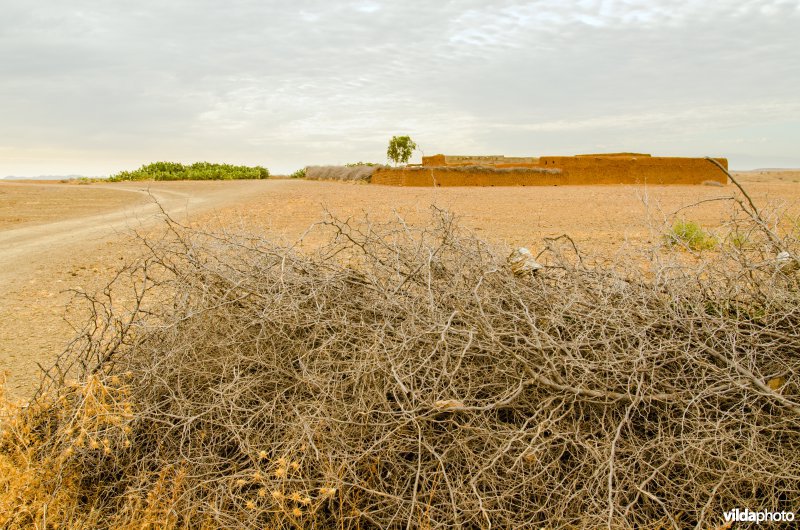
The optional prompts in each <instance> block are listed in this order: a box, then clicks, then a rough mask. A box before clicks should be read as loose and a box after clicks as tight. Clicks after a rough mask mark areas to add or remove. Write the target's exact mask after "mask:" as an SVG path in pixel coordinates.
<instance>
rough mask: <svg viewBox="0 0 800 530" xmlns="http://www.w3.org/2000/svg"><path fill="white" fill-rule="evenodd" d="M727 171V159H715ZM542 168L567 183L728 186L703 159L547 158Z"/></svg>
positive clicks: (718, 172) (722, 175) (721, 176)
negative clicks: (551, 170) (559, 173)
mask: <svg viewBox="0 0 800 530" xmlns="http://www.w3.org/2000/svg"><path fill="white" fill-rule="evenodd" d="M716 160H717V161H718V162H719V163H721V164H722V166H723V167H725V168H726V169H727V167H728V160H727V159H725V158H718V159H716ZM540 162H541V165H542V167H544V168H557V169H560V170H561V171H562V172H563V173H564V178H565V180H566V182H567V183H569V184H702V183H703V182H705V181H709V180H710V181H715V182H719V183H721V184H727V183H728V177H727V175H725V173H723V172H722V171H720V169H719V168H718V167H716V166H715V165H714V164H712V163H711V162H709V161H708V160H705V159H703V158H672V157H651V156H641V157H640V156H633V157H625V156H603V155H600V156H592V155H587V156H578V157H573V156H547V157H542V158H541V159H540Z"/></svg>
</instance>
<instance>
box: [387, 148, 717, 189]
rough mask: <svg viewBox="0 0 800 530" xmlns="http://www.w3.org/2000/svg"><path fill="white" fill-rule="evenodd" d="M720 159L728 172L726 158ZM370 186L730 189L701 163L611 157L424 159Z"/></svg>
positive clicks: (710, 166) (635, 156) (626, 155)
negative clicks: (719, 186) (713, 185)
mask: <svg viewBox="0 0 800 530" xmlns="http://www.w3.org/2000/svg"><path fill="white" fill-rule="evenodd" d="M716 160H717V161H718V162H720V163H721V164H722V166H723V167H725V168H726V169H727V167H728V161H727V159H724V158H717V159H716ZM512 168H513V169H512ZM541 170H557V171H556V172H555V173H554V172H549V173H542V172H541ZM526 171H527V172H526ZM371 181H372V182H373V183H375V184H389V185H394V186H551V185H568V184H571V185H587V184H702V183H703V182H706V181H714V182H719V183H721V184H727V183H728V177H727V175H725V173H724V172H722V171H720V170H719V168H717V167H716V166H715V165H714V164H712V163H710V162H709V161H708V160H705V159H702V158H677V157H654V156H650V155H649V154H644V153H606V154H587V155H578V156H546V157H541V158H533V157H530V158H523V157H504V156H499V155H498V156H447V155H434V156H426V157H423V158H422V166H414V167H405V168H383V169H378V170H377V171H376V172H375V173H374V174H373V175H372V180H371Z"/></svg>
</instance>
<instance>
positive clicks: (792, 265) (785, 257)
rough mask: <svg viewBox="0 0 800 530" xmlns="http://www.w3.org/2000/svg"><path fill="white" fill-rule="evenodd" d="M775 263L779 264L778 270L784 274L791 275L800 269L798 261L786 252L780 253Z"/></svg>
mask: <svg viewBox="0 0 800 530" xmlns="http://www.w3.org/2000/svg"><path fill="white" fill-rule="evenodd" d="M775 261H777V262H778V268H779V269H780V270H781V272H782V273H784V274H790V273H792V272H795V271H797V270H798V269H800V263H798V261H797V259H795V258H793V257H792V255H791V254H789V253H788V252H786V251H783V252H780V253H779V254H778V255H777V256H776V257H775Z"/></svg>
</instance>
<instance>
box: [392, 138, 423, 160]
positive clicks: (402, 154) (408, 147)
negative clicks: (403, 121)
mask: <svg viewBox="0 0 800 530" xmlns="http://www.w3.org/2000/svg"><path fill="white" fill-rule="evenodd" d="M416 148H417V144H416V143H414V140H412V139H411V137H410V136H392V139H391V140H389V148H388V149H387V150H386V156H387V157H388V158H389V160H391V161H392V162H394V163H395V165H397V164H408V160H409V159H410V158H411V154H412V153H413V152H414V149H416Z"/></svg>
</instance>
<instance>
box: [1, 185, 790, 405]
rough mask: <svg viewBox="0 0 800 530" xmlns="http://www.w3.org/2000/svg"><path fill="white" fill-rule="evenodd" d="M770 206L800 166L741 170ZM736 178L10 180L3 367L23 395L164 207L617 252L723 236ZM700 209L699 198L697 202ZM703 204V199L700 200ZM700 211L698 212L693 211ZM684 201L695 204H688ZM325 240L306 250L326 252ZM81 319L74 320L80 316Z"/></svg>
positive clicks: (270, 228) (288, 224)
mask: <svg viewBox="0 0 800 530" xmlns="http://www.w3.org/2000/svg"><path fill="white" fill-rule="evenodd" d="M736 175H737V176H738V178H739V180H740V181H741V182H742V184H743V185H744V186H745V187H746V188H747V190H748V191H749V193H750V195H751V196H752V198H753V199H754V200H755V201H756V202H757V203H758V204H759V205H768V204H769V205H773V206H777V207H779V208H782V209H786V210H788V211H789V212H790V213H792V212H793V213H794V214H797V212H798V207H797V206H798V204H800V171H759V172H741V173H736ZM735 193H736V189H735V188H734V186H733V185H728V186H727V187H715V186H650V187H644V186H573V187H567V186H564V187H509V188H499V187H494V188H444V189H442V188H395V187H384V186H372V185H363V184H345V183H338V182H312V181H301V180H289V179H271V180H263V181H225V182H220V181H203V182H128V183H107V184H106V183H99V184H91V185H78V184H75V183H61V182H0V373H3V372H6V373H7V374H8V381H7V390H8V391H9V393H10V394H11V395H12V396H16V397H20V398H23V397H25V396H26V395H28V394H29V393H30V392H31V390H32V389H33V388H34V386H35V384H36V381H37V379H38V373H39V370H40V368H39V366H48V365H49V364H50V363H51V362H52V361H53V360H54V359H55V356H56V355H57V354H58V353H59V352H61V351H62V350H63V348H64V346H65V345H66V344H67V343H68V341H69V340H70V338H71V337H72V336H73V335H74V333H75V330H74V327H73V326H72V325H71V323H70V320H71V319H77V318H80V311H79V309H77V308H72V306H71V305H70V300H71V299H72V292H73V291H72V290H80V289H83V290H87V291H91V290H96V289H99V288H102V287H103V286H104V285H105V284H106V282H107V281H108V280H109V279H110V278H111V276H112V274H113V273H114V271H115V270H117V269H118V267H119V266H120V264H121V263H124V262H125V261H126V260H129V259H131V258H132V257H133V256H135V255H136V252H137V250H136V243H135V242H134V240H133V239H132V238H131V234H132V233H133V232H134V231H147V230H150V229H151V228H153V227H155V226H157V225H158V223H159V220H160V219H161V218H162V215H163V212H166V213H168V214H169V215H170V216H172V217H174V218H176V219H178V220H180V221H182V222H188V223H190V224H192V225H193V226H198V227H203V228H210V229H227V230H237V231H238V230H243V231H248V232H257V233H260V234H264V235H267V236H269V237H279V238H286V239H287V240H296V239H297V238H299V237H301V236H302V235H303V234H304V233H305V232H306V231H307V229H308V228H309V227H310V226H311V225H313V224H314V223H315V222H317V221H319V220H320V219H322V217H323V215H324V212H325V211H326V210H327V211H329V212H331V213H333V214H335V215H337V216H340V217H349V216H363V215H365V214H368V215H369V216H370V218H372V219H375V220H380V219H386V218H389V217H391V216H400V217H402V218H403V219H404V220H405V221H406V222H409V223H412V224H415V223H423V222H425V220H426V219H427V218H428V215H429V210H430V206H431V205H434V204H435V205H436V206H438V207H440V208H446V209H448V210H450V211H452V212H454V213H456V214H457V215H458V216H459V217H460V218H461V221H462V223H463V225H465V226H466V227H468V228H470V229H473V230H475V231H476V232H477V233H478V234H480V235H481V237H483V238H485V239H487V240H491V241H493V242H496V243H499V244H504V245H508V246H510V247H517V246H526V247H529V248H531V249H532V250H535V249H536V248H538V247H540V246H541V241H542V238H544V237H549V236H558V235H561V234H569V235H570V236H571V237H572V238H573V239H574V240H575V241H576V243H577V244H578V245H579V246H580V247H581V248H582V249H584V250H587V251H591V252H597V253H602V254H604V255H606V256H609V257H613V255H614V253H615V252H617V251H618V250H620V249H621V248H622V247H623V246H625V245H649V244H657V243H658V241H659V238H660V234H661V233H662V231H663V229H664V227H665V226H668V224H669V223H670V222H671V220H672V219H674V218H675V216H676V215H677V216H678V217H682V218H684V219H690V220H693V221H696V222H698V223H700V224H701V225H703V226H704V227H706V228H708V229H710V230H712V231H713V230H718V231H723V230H724V227H723V223H724V221H725V219H726V218H727V217H728V213H729V212H730V210H731V208H732V203H731V202H730V201H724V200H714V199H718V198H722V197H726V196H731V195H733V194H735ZM698 203H699V204H698ZM692 205H694V206H692ZM687 207H688V208H687ZM682 208H685V209H682ZM314 244H315V239H314V236H313V234H312V236H307V237H305V238H304V240H303V243H302V244H301V245H300V246H301V247H302V246H303V245H305V246H313V245H314ZM73 321H74V320H73Z"/></svg>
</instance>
